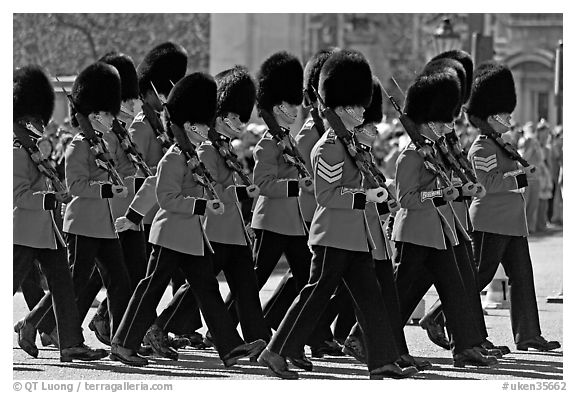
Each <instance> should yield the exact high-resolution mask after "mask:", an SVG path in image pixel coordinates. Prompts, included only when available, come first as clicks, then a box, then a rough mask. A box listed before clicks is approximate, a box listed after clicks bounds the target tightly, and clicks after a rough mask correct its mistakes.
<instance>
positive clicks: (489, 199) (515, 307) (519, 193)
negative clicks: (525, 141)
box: [466, 62, 560, 351]
mask: <svg viewBox="0 0 576 393" xmlns="http://www.w3.org/2000/svg"><path fill="white" fill-rule="evenodd" d="M515 108H516V91H515V86H514V78H513V77H512V73H511V72H510V70H509V69H508V68H507V67H506V66H504V65H502V64H499V63H496V62H486V63H483V64H480V65H479V66H478V67H477V68H476V70H475V71H474V79H473V82H472V90H471V94H470V100H469V102H468V106H467V111H466V112H467V115H468V119H469V120H470V122H471V123H472V125H474V126H475V127H477V128H478V129H479V130H480V133H481V135H480V136H478V137H477V138H476V140H475V141H474V143H473V144H472V146H471V147H470V152H469V153H468V157H469V159H470V161H471V162H472V164H473V166H474V169H475V171H476V175H477V176H478V180H479V181H480V182H481V183H482V185H484V187H485V188H486V196H485V197H484V198H474V199H473V200H472V203H471V205H470V218H471V220H472V227H473V232H472V240H473V243H472V244H473V247H474V259H475V261H476V264H477V265H478V289H479V290H481V289H483V288H484V287H486V285H488V284H489V283H490V281H492V279H493V278H494V275H495V274H496V269H497V268H498V265H499V264H500V263H502V265H503V266H504V270H505V272H506V275H507V276H508V277H509V280H510V301H511V304H512V306H511V307H510V319H511V322H512V333H513V335H514V342H515V343H516V348H517V349H518V350H521V351H526V350H528V349H529V348H533V349H536V350H538V351H550V350H553V349H557V348H560V343H559V342H558V341H548V340H546V339H545V338H543V337H542V335H541V334H542V332H541V330H540V321H539V317H538V306H537V304H536V293H535V289H534V274H533V272H532V261H531V260H530V250H529V248H528V238H527V236H528V227H527V223H526V209H525V199H524V195H523V191H524V189H525V187H527V186H528V182H527V180H526V173H529V172H530V171H532V170H533V167H532V166H530V165H528V163H525V164H526V166H524V165H522V166H519V165H518V157H519V156H518V154H517V153H516V155H515V154H514V153H515V151H514V150H511V147H510V146H509V145H506V144H505V142H504V141H502V139H501V138H500V136H501V134H503V133H505V132H506V131H508V130H509V129H510V127H511V125H510V118H511V114H512V112H513V111H514V109H515Z"/></svg>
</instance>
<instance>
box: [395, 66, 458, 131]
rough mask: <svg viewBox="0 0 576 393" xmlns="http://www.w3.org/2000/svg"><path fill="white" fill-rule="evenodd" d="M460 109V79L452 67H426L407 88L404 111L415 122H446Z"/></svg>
mask: <svg viewBox="0 0 576 393" xmlns="http://www.w3.org/2000/svg"><path fill="white" fill-rule="evenodd" d="M459 111H460V81H459V78H458V74H457V73H456V71H455V70H454V69H452V68H445V69H441V70H435V69H432V70H428V71H426V72H423V73H422V74H420V75H419V76H418V77H417V78H416V80H415V81H414V82H412V84H411V85H410V87H408V91H407V92H406V101H405V102H404V113H406V115H407V116H408V117H409V118H410V119H412V120H413V121H414V122H415V123H417V124H423V123H427V122H443V123H449V122H451V121H453V120H454V117H455V116H456V115H457V114H458V112H459Z"/></svg>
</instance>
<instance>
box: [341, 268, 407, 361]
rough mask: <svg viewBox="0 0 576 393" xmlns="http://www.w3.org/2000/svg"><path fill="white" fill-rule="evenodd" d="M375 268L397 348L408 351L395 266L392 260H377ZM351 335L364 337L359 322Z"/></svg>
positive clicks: (400, 350)
mask: <svg viewBox="0 0 576 393" xmlns="http://www.w3.org/2000/svg"><path fill="white" fill-rule="evenodd" d="M374 268H375V271H376V278H377V279H378V284H379V285H380V291H381V292H380V293H381V294H382V299H383V300H384V305H385V306H386V309H387V310H388V316H389V318H390V324H391V325H392V328H393V331H394V339H395V343H396V348H397V349H398V353H399V354H400V355H404V354H407V353H408V345H407V344H406V337H405V336H404V323H403V320H402V313H401V311H400V299H399V298H398V291H397V290H396V283H395V282H394V267H393V266H392V261H391V260H375V261H374ZM350 336H352V337H356V338H359V339H361V340H362V339H363V334H362V329H360V325H359V324H358V322H356V324H355V325H354V327H353V328H352V330H351V332H350Z"/></svg>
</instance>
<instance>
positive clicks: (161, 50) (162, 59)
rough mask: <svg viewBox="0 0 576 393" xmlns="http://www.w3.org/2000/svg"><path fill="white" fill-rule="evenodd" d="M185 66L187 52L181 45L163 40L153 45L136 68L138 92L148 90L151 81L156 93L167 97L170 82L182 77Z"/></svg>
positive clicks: (184, 72)
mask: <svg viewBox="0 0 576 393" xmlns="http://www.w3.org/2000/svg"><path fill="white" fill-rule="evenodd" d="M187 66H188V52H186V49H184V48H183V47H182V46H181V45H178V44H175V43H173V42H165V43H163V44H160V45H158V46H155V47H154V48H152V50H150V52H148V53H147V54H146V56H144V60H142V62H141V63H140V64H139V65H138V68H137V69H136V71H137V73H138V86H139V87H140V92H141V93H145V92H147V91H148V90H150V89H151V88H152V85H151V84H150V82H152V83H154V87H155V88H156V90H157V91H158V94H163V95H164V96H166V97H168V94H169V93H170V90H171V89H172V84H173V83H174V84H175V83H176V82H178V81H179V80H180V79H182V78H183V77H184V75H185V74H186V67H187Z"/></svg>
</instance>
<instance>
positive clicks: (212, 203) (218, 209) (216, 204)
mask: <svg viewBox="0 0 576 393" xmlns="http://www.w3.org/2000/svg"><path fill="white" fill-rule="evenodd" d="M206 206H207V207H208V209H210V211H211V212H212V213H214V214H217V215H219V216H221V215H222V214H224V204H223V203H222V202H221V201H220V200H219V199H211V200H209V201H208V203H207V204H206Z"/></svg>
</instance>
